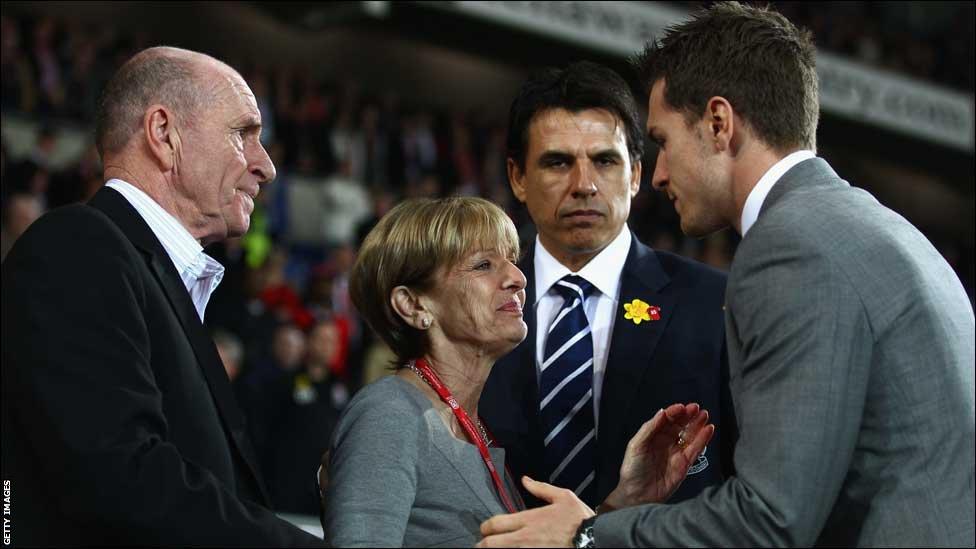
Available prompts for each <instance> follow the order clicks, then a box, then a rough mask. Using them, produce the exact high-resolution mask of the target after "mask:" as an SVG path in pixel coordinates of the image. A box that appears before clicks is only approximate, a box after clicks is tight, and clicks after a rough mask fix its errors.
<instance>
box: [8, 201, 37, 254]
mask: <svg viewBox="0 0 976 549" xmlns="http://www.w3.org/2000/svg"><path fill="white" fill-rule="evenodd" d="M43 212H44V210H43V207H42V205H41V201H40V200H38V198H37V196H35V195H33V194H29V193H15V194H13V195H11V196H9V197H7V199H6V200H5V201H4V203H3V229H2V232H0V241H2V243H0V248H2V257H3V258H6V257H7V252H9V251H10V248H11V247H13V245H14V242H16V241H17V239H18V238H19V237H20V235H22V234H24V231H26V230H27V227H29V226H30V224H31V223H33V222H34V221H35V220H37V218H38V217H40V216H41V214H42V213H43Z"/></svg>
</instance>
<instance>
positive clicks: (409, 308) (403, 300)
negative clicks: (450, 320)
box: [390, 286, 433, 330]
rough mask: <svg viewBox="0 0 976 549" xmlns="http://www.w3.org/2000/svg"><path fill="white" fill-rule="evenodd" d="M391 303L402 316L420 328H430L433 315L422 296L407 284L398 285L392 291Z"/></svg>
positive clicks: (408, 322) (407, 321)
mask: <svg viewBox="0 0 976 549" xmlns="http://www.w3.org/2000/svg"><path fill="white" fill-rule="evenodd" d="M390 305H391V306H392V307H393V310H394V311H396V313H397V314H398V315H400V318H402V319H403V321H404V322H406V323H407V324H408V325H410V326H413V327H414V328H416V329H418V330H426V329H427V328H430V325H431V323H432V322H433V317H432V316H431V314H430V311H429V310H428V309H427V308H426V307H425V306H424V304H423V301H422V300H421V299H420V296H419V295H418V294H417V293H416V292H414V291H413V290H411V289H410V288H408V287H406V286H397V287H396V288H393V291H392V292H390Z"/></svg>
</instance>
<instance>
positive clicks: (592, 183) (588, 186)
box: [571, 162, 597, 198]
mask: <svg viewBox="0 0 976 549" xmlns="http://www.w3.org/2000/svg"><path fill="white" fill-rule="evenodd" d="M595 173H596V171H595V170H593V169H592V168H591V167H590V165H589V162H576V165H575V169H574V170H573V174H572V177H573V180H572V182H571V185H572V186H571V189H572V193H573V197H574V198H585V197H588V196H593V195H595V194H596V190H597V188H596V180H595Z"/></svg>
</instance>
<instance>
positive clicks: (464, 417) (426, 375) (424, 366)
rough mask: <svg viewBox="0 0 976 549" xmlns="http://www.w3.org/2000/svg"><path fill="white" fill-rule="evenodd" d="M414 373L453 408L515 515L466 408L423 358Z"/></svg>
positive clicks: (500, 493) (415, 366) (507, 507)
mask: <svg viewBox="0 0 976 549" xmlns="http://www.w3.org/2000/svg"><path fill="white" fill-rule="evenodd" d="M414 371H415V372H417V375H419V376H420V379H422V380H424V381H425V382H427V385H430V387H431V388H432V389H433V390H434V391H436V392H437V395H438V396H439V397H441V400H442V401H444V404H447V405H448V406H450V407H451V411H453V412H454V417H456V418H457V420H458V423H460V424H461V427H462V428H463V429H464V432H465V434H466V435H468V440H470V441H471V442H472V443H473V444H474V445H475V446H477V447H478V452H479V453H480V454H481V459H483V460H484V462H485V467H487V468H488V472H489V473H490V474H491V480H492V481H493V482H494V483H495V489H496V490H498V496H499V497H500V498H501V500H502V503H503V504H504V505H505V508H506V509H508V512H509V513H514V512H515V511H517V509H516V508H515V506H514V505H513V504H512V501H511V500H510V499H509V496H508V493H507V492H506V491H505V486H504V484H502V479H501V478H500V477H499V476H498V471H497V470H496V469H495V464H494V463H492V461H491V455H490V454H489V453H488V445H486V444H485V441H484V440H483V439H482V437H481V433H479V432H478V428H477V427H475V425H474V422H473V421H471V417H470V416H468V413H467V412H465V411H464V408H462V407H461V405H460V404H458V403H457V400H455V398H454V395H452V394H451V390H450V389H448V388H447V386H446V385H444V384H443V383H442V382H441V380H440V378H439V377H437V374H436V373H434V370H433V369H432V368H431V367H430V364H428V363H427V361H426V360H424V359H422V358H418V359H417V360H416V361H414Z"/></svg>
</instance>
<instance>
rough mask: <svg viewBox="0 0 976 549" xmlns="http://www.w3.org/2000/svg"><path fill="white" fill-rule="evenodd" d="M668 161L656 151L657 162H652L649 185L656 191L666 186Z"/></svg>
mask: <svg viewBox="0 0 976 549" xmlns="http://www.w3.org/2000/svg"><path fill="white" fill-rule="evenodd" d="M669 178H670V176H669V175H668V161H667V160H666V158H665V156H664V155H663V154H661V152H660V151H658V153H657V162H655V163H654V175H653V176H651V186H653V187H654V189H655V190H657V191H663V190H664V188H665V187H667V186H668V179H669Z"/></svg>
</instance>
